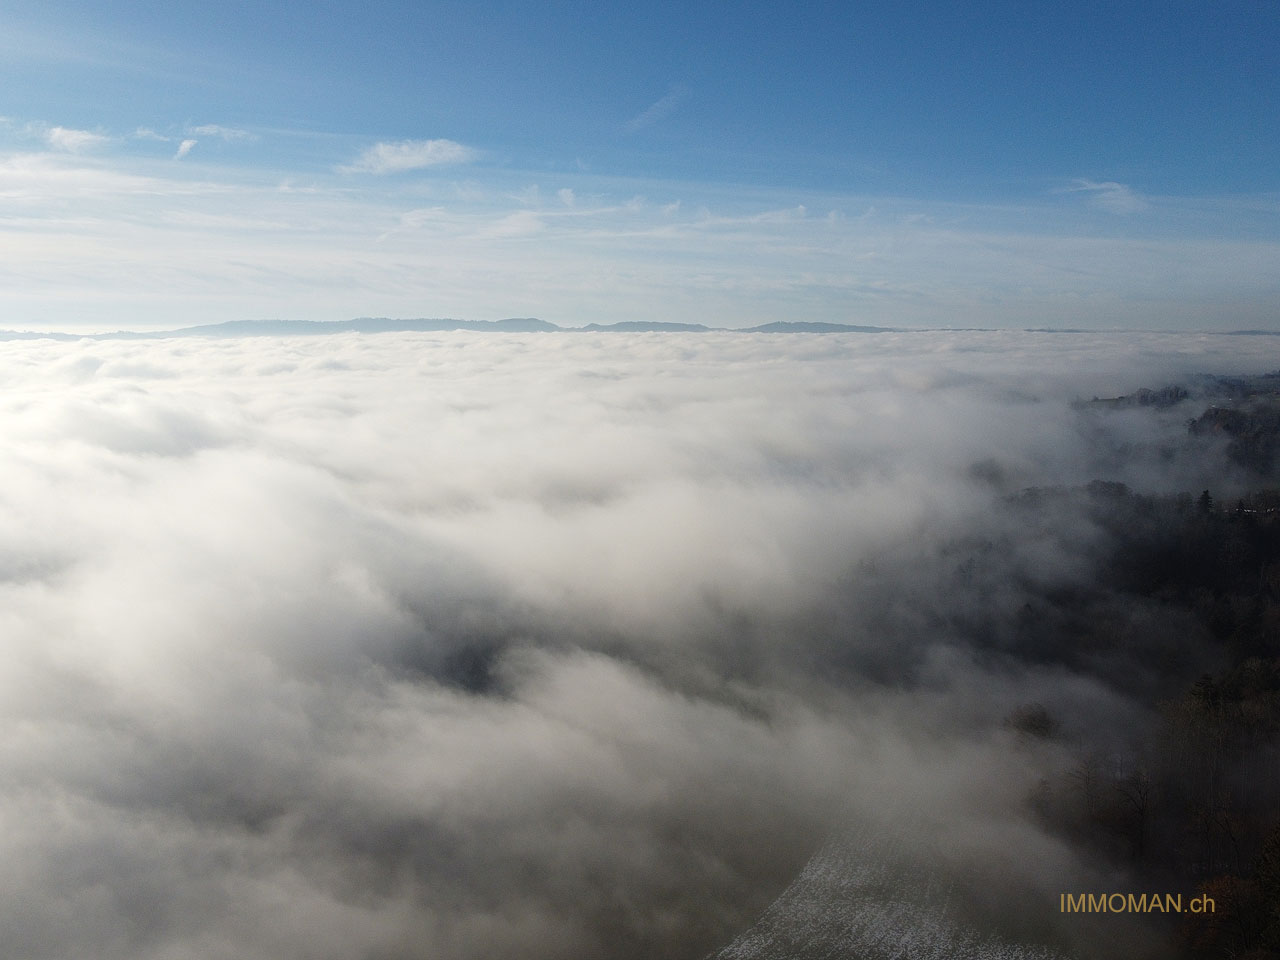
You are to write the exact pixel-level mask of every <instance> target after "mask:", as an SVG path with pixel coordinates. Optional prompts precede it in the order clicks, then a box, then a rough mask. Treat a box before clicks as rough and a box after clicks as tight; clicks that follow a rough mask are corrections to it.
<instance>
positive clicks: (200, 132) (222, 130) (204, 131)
mask: <svg viewBox="0 0 1280 960" xmlns="http://www.w3.org/2000/svg"><path fill="white" fill-rule="evenodd" d="M187 132H188V133H194V134H196V135H197V136H202V137H219V138H220V139H222V140H255V139H257V138H256V137H255V136H254V134H252V133H250V132H249V131H248V130H239V129H237V128H235V127H223V126H219V125H218V124H216V123H204V124H201V125H199V126H196V127H188V128H187Z"/></svg>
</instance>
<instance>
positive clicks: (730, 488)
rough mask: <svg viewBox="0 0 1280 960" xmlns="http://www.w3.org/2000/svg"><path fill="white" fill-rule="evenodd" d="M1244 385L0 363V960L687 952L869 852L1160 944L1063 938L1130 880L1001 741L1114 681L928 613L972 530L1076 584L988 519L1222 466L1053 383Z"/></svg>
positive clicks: (143, 344) (1278, 349)
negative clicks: (1001, 652)
mask: <svg viewBox="0 0 1280 960" xmlns="http://www.w3.org/2000/svg"><path fill="white" fill-rule="evenodd" d="M1276 368H1280V338H1275V337H1262V336H1254V337H1250V336H1213V335H1192V334H1178V335H1172V334H1169V335H1165V334H1066V333H1057V334H1050V333H1026V332H937V333H924V332H917V333H881V334H847V335H846V334H839V335H803V334H787V335H772V336H771V335H764V334H756V335H744V334H734V333H727V332H725V333H708V334H698V335H690V334H621V333H616V334H607V335H606V334H600V335H591V334H582V335H577V336H565V335H558V334H518V335H516V334H513V335H506V334H503V335H499V334H490V335H486V334H477V333H471V332H458V333H441V334H397V333H386V334H377V335H362V334H354V333H349V334H335V335H331V336H313V337H252V338H243V339H208V340H206V339H201V338H194V337H193V338H184V339H169V340H164V339H157V340H136V341H93V340H85V341H77V342H69V343H68V342H54V341H46V340H30V341H21V342H9V343H5V344H3V350H2V352H0V381H2V382H3V384H4V389H3V392H2V393H0V429H2V430H3V444H0V456H2V457H3V464H2V467H0V591H2V592H3V600H2V602H0V622H2V623H3V629H2V631H0V638H2V642H3V644H4V648H3V660H2V661H0V712H2V713H3V727H0V730H2V732H0V931H3V932H2V933H0V940H2V941H3V943H4V947H3V952H4V953H5V955H6V956H8V957H12V958H29V960H45V958H47V960H64V958H71V957H94V958H98V960H221V958H227V960H231V958H237V960H239V958H246V957H248V958H256V957H262V958H266V957H269V958H272V960H304V958H307V960H351V958H370V960H376V958H386V960H391V958H424V960H425V958H431V960H480V958H490V960H492V958H498V960H502V958H523V960H585V958H597V957H598V958H620V960H627V958H651V957H668V958H689V960H699V958H701V957H704V956H706V955H708V954H709V953H713V952H715V951H717V950H720V949H721V948H724V947H725V946H726V944H729V943H730V942H732V941H733V940H734V938H735V937H736V936H738V935H739V934H740V933H741V932H742V931H743V930H745V929H748V928H749V927H750V926H751V924H752V923H753V922H754V921H755V920H756V918H757V917H759V916H760V915H761V914H762V911H765V910H766V908H767V907H768V906H769V904H770V903H771V902H773V901H774V899H775V898H776V897H777V896H778V895H779V893H780V892H782V891H783V890H784V889H786V888H787V887H788V884H790V883H791V882H792V881H793V880H794V879H795V878H796V877H797V876H798V875H800V874H801V871H802V870H803V869H804V868H805V865H806V863H809V862H810V858H811V857H813V856H814V854H815V853H816V852H817V851H819V850H822V849H824V848H825V849H830V848H829V847H824V845H827V844H829V843H830V842H832V838H833V837H836V838H840V837H858V836H866V837H872V838H877V837H879V838H883V837H893V838H896V839H895V840H894V841H893V842H894V843H895V844H896V845H897V847H900V848H901V847H905V848H909V849H908V853H907V854H904V856H909V857H911V858H914V859H913V860H912V862H914V863H917V864H919V863H928V862H929V861H930V858H938V860H939V862H945V864H946V869H947V870H948V871H949V874H948V875H949V876H953V877H959V878H961V880H960V881H958V882H960V883H964V882H966V881H965V880H964V878H970V880H969V881H967V882H970V884H971V890H970V891H969V894H967V896H968V897H969V899H971V900H972V899H974V898H975V896H976V895H975V894H974V893H973V890H981V891H984V892H985V893H984V894H983V896H985V897H986V899H987V900H988V901H989V902H988V903H987V904H986V907H985V908H983V909H982V910H977V912H978V913H982V914H983V916H984V917H986V918H987V919H990V917H991V916H996V917H997V919H998V914H1000V913H1001V912H1002V911H1005V912H1008V913H1010V914H1013V915H1017V916H1020V917H1026V916H1032V917H1039V918H1040V919H1039V920H1038V921H1036V922H1035V923H1032V924H1030V926H1031V927H1035V928H1036V929H1021V928H1020V929H1018V930H1015V931H1014V933H1015V934H1016V935H1018V936H1025V937H1027V938H1029V942H1030V941H1031V940H1035V939H1036V938H1037V937H1039V938H1040V939H1041V940H1042V941H1044V942H1053V943H1055V944H1057V945H1058V947H1059V948H1061V949H1063V950H1065V951H1072V950H1074V951H1075V954H1076V955H1079V956H1091V957H1119V956H1135V957H1136V956H1142V955H1143V953H1142V951H1143V949H1148V955H1150V950H1152V949H1154V948H1144V946H1143V944H1144V942H1145V941H1144V940H1143V938H1144V936H1146V933H1145V932H1144V928H1143V927H1142V925H1141V923H1139V922H1137V921H1136V920H1135V921H1133V922H1132V923H1130V924H1129V925H1128V926H1122V927H1116V928H1114V929H1113V931H1112V932H1111V933H1110V934H1108V935H1107V937H1106V938H1099V939H1098V940H1096V941H1090V940H1089V939H1088V937H1089V936H1094V935H1095V934H1088V933H1082V932H1080V931H1081V929H1082V928H1080V927H1079V926H1077V927H1074V928H1070V929H1068V928H1067V927H1065V926H1064V924H1065V921H1063V920H1060V919H1055V917H1054V916H1053V914H1054V912H1056V910H1057V905H1058V895H1059V892H1060V891H1062V890H1085V889H1090V890H1096V889H1120V888H1122V885H1123V881H1124V877H1123V876H1115V875H1108V874H1102V873H1100V871H1102V870H1103V869H1104V868H1103V867H1101V866H1099V864H1098V863H1097V862H1095V861H1093V860H1090V859H1089V858H1088V857H1086V856H1084V855H1082V854H1081V853H1079V852H1078V851H1075V850H1073V849H1071V847H1070V846H1069V845H1067V844H1065V843H1064V842H1063V841H1062V840H1060V839H1058V838H1056V837H1054V836H1051V835H1049V834H1048V833H1047V832H1046V831H1044V830H1042V829H1040V828H1039V827H1038V826H1037V825H1036V823H1035V822H1034V821H1033V820H1032V819H1031V818H1030V817H1029V816H1028V815H1027V812H1026V804H1025V797H1026V795H1027V792H1028V791H1029V790H1031V789H1033V788H1034V786H1035V784H1036V783H1037V782H1038V781H1039V780H1040V779H1041V778H1042V777H1044V776H1045V775H1046V772H1048V771H1053V770H1057V769H1059V768H1060V767H1061V766H1062V765H1063V764H1064V763H1066V762H1068V759H1067V757H1066V756H1065V754H1066V748H1065V747H1063V746H1061V745H1060V744H1057V743H1055V742H1044V743H1034V744H1026V743H1021V742H1018V741H1017V740H1016V738H1014V737H1013V736H1012V734H1011V733H1010V732H1009V730H1008V729H1007V728H1006V726H1005V725H1002V723H1001V719H1002V718H1003V717H1005V716H1007V715H1008V714H1009V712H1010V711H1011V710H1013V709H1015V708H1016V707H1017V706H1018V705H1019V704H1024V703H1027V702H1028V701H1036V702H1040V703H1044V704H1047V705H1049V707H1050V708H1051V709H1053V710H1054V711H1055V712H1056V714H1057V715H1060V716H1063V717H1066V718H1069V719H1070V718H1074V719H1073V720H1071V722H1072V723H1074V725H1075V729H1074V734H1073V735H1074V736H1076V737H1077V738H1084V739H1085V740H1096V741H1097V742H1099V743H1105V742H1107V740H1108V738H1112V737H1117V736H1122V731H1124V730H1125V729H1128V728H1130V727H1132V726H1134V725H1138V724H1141V722H1142V718H1143V714H1144V709H1145V708H1144V707H1143V706H1141V704H1140V702H1139V700H1138V699H1136V698H1135V697H1134V695H1133V692H1132V691H1133V678H1132V677H1131V676H1126V677H1118V676H1111V675H1109V674H1108V672H1107V669H1106V668H1105V667H1103V668H1099V669H1098V670H1096V671H1092V672H1090V671H1075V670H1070V669H1066V668H1064V667H1063V666H1062V664H1061V662H1058V661H1055V660H1054V659H1053V658H1051V657H1045V658H1043V659H1040V658H1037V657H1035V656H1030V657H1022V658H1021V659H1020V658H1018V657H1009V656H1005V657H1001V658H992V657H989V656H986V655H984V651H983V649H982V648H981V644H977V645H975V643H974V641H973V639H972V637H966V638H963V639H961V638H958V637H956V636H954V635H951V634H949V633H948V632H947V630H945V629H943V628H941V627H940V626H939V625H940V624H945V623H947V622H948V619H947V615H948V612H949V611H952V610H954V609H957V608H960V607H963V606H964V605H966V604H968V603H970V602H971V597H970V595H969V593H968V591H969V589H970V587H971V586H972V585H971V584H966V583H964V582H960V581H958V580H957V579H956V578H955V577H953V576H951V575H950V574H949V573H947V571H948V570H950V567H949V566H948V563H949V560H948V557H949V556H950V554H949V553H948V550H949V549H950V547H951V546H952V545H954V544H957V543H965V542H970V541H972V539H973V538H975V537H986V536H991V531H998V532H999V534H1000V537H1001V538H1002V539H1001V542H1002V543H1003V544H1005V546H1004V547H1002V550H1001V552H1000V556H999V557H997V558H995V560H991V561H988V563H987V567H986V569H987V574H985V575H986V576H987V577H988V582H987V583H986V589H989V590H990V591H993V592H994V593H993V594H992V595H993V596H995V597H996V598H997V601H998V602H999V603H1000V604H1003V605H1006V606H1007V607H1008V608H1009V609H1017V608H1018V607H1019V605H1020V598H1019V596H1018V595H1017V588H1016V587H1015V586H1013V584H1015V583H1026V582H1036V583H1041V584H1045V583H1048V584H1059V583H1060V584H1063V585H1065V586H1070V584H1072V583H1073V582H1074V581H1075V579H1076V578H1079V577H1082V576H1085V575H1086V573H1087V571H1083V570H1082V569H1081V566H1082V563H1083V562H1084V561H1082V559H1081V558H1082V557H1086V556H1087V555H1088V551H1087V550H1085V549H1083V548H1082V549H1080V550H1076V549H1065V548H1064V547H1063V546H1062V544H1063V540H1062V538H1061V537H1058V538H1045V537H1044V536H1041V535H1040V534H1039V533H1037V531H1034V530H1026V531H1023V530H1021V529H1020V528H1019V527H1018V526H1017V524H1016V522H1015V520H1014V519H1011V517H1010V515H1009V513H1008V511H1007V510H1005V509H1004V508H1003V507H1002V504H1003V503H1004V499H1003V498H1005V497H1007V496H1008V495H1010V494H1014V493H1016V492H1017V491H1019V490H1023V489H1025V488H1028V487H1034V486H1041V485H1073V484H1083V483H1087V482H1088V481H1089V480H1092V479H1096V478H1103V479H1108V480H1115V481H1120V482H1123V483H1126V484H1128V485H1129V486H1130V487H1131V488H1132V489H1135V490H1140V491H1146V492H1177V491H1182V490H1193V491H1197V492H1198V491H1199V490H1200V489H1201V488H1202V487H1206V486H1209V485H1210V484H1212V485H1213V486H1214V487H1215V492H1217V491H1223V492H1226V493H1230V491H1231V490H1232V489H1233V485H1235V487H1239V488H1241V489H1243V488H1244V486H1245V484H1246V480H1245V479H1244V478H1242V477H1232V476H1228V475H1223V474H1222V472H1221V469H1220V465H1217V464H1208V463H1206V462H1205V461H1203V460H1202V459H1201V458H1198V457H1196V456H1192V455H1190V454H1188V455H1185V456H1183V455H1170V454H1169V453H1168V452H1167V451H1164V452H1162V451H1161V450H1160V449H1159V442H1158V441H1159V440H1161V439H1162V438H1165V439H1171V440H1172V439H1176V438H1178V437H1181V436H1183V435H1185V432H1186V427H1185V417H1186V414H1185V413H1182V412H1175V413H1171V412H1169V411H1167V410H1162V409H1158V408H1154V407H1151V408H1145V407H1144V408H1134V409H1131V410H1123V411H1117V412H1116V413H1115V414H1114V415H1112V416H1109V417H1105V418H1098V417H1089V416H1084V415H1082V413H1081V411H1080V409H1078V408H1077V407H1075V406H1073V404H1072V401H1074V400H1078V399H1084V400H1088V399H1089V398H1091V397H1094V396H1101V397H1110V396H1117V395H1120V394H1127V393H1131V392H1133V391H1134V390H1136V389H1137V388H1139V387H1143V386H1147V387H1153V388H1154V387H1160V386H1162V385H1164V384H1166V383H1170V382H1174V381H1177V380H1179V379H1180V378H1185V377H1187V376H1189V375H1192V374H1196V373H1218V374H1221V373H1263V372H1267V371H1270V370H1274V369H1276ZM1072 529H1075V528H1072ZM1098 535H1099V534H1098V533H1097V531H1095V530H1092V529H1090V528H1089V527H1088V526H1087V525H1085V524H1081V525H1080V526H1079V527H1078V541H1079V543H1080V544H1084V545H1086V546H1087V545H1088V543H1089V541H1090V538H1093V537H1096V536H1098ZM992 563H995V564H997V566H996V575H994V576H993V575H992V574H991V572H990V571H991V564H992ZM1002 569H1007V571H1008V573H1009V576H1008V577H1007V578H1003V577H1001V576H1000V575H999V572H1000V570H1002ZM1002 590H1003V591H1005V592H1007V593H1008V594H1009V595H1008V596H1002V595H1001V591H1002ZM842 842H843V841H842ZM869 842H870V843H872V845H873V846H874V845H875V844H876V843H880V842H881V841H879V840H875V841H869ZM842 857H844V860H842V861H841V862H845V861H846V860H848V861H850V862H854V861H856V860H857V855H856V852H855V853H854V854H849V853H848V852H847V851H846V852H845V853H844V854H842ZM823 862H825V861H823ZM926 872H927V870H926ZM908 875H917V876H918V875H919V872H918V871H917V872H916V873H915V874H910V873H909V874H908ZM983 896H977V899H983ZM992 904H994V906H992ZM988 908H989V909H988ZM984 911H985V912H984ZM976 922H977V921H975V923H976ZM1015 926H1016V924H1015ZM1025 926H1026V924H1024V927H1025ZM1039 927H1043V929H1039ZM1082 938H1083V939H1082ZM1126 938H1128V939H1126ZM744 955H745V954H744ZM984 956H985V955H984ZM1010 956H1012V954H1010ZM1019 956H1021V954H1019ZM778 960H781V958H778ZM852 960H858V958H852Z"/></svg>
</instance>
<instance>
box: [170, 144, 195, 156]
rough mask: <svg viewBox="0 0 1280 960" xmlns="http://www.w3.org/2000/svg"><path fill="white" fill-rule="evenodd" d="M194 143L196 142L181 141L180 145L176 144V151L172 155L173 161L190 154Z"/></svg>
mask: <svg viewBox="0 0 1280 960" xmlns="http://www.w3.org/2000/svg"><path fill="white" fill-rule="evenodd" d="M196 143H197V141H195V140H183V141H182V143H180V144H178V150H177V152H176V153H175V154H174V155H173V159H175V160H181V159H182V158H183V157H185V156H186V155H187V154H189V153H190V152H191V148H192V147H194V146H195V145H196Z"/></svg>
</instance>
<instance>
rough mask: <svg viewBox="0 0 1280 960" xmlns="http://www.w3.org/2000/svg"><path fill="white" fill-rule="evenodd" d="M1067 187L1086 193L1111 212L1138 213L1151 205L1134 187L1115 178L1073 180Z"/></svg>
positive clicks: (1072, 190) (1092, 200) (1073, 190)
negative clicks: (1114, 179) (1117, 181)
mask: <svg viewBox="0 0 1280 960" xmlns="http://www.w3.org/2000/svg"><path fill="white" fill-rule="evenodd" d="M1066 189H1067V191H1068V192H1072V193H1081V192H1083V193H1085V194H1086V195H1088V197H1089V202H1090V203H1092V204H1093V205H1094V206H1095V207H1097V208H1098V209H1100V210H1106V211H1107V212H1109V213H1118V214H1131V213H1138V212H1140V211H1142V210H1146V209H1147V207H1148V206H1150V204H1149V203H1148V202H1147V200H1146V199H1145V198H1143V197H1142V196H1140V195H1139V194H1138V193H1136V192H1135V191H1134V190H1133V188H1132V187H1129V186H1128V185H1126V184H1123V183H1116V182H1115V181H1113V180H1108V181H1105V182H1102V183H1099V182H1097V181H1094V180H1073V181H1072V182H1071V186H1069V187H1067V188H1066Z"/></svg>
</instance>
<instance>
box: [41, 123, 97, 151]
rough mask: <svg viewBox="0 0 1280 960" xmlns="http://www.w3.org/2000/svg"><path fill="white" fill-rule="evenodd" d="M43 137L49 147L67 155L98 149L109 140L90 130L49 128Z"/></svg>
mask: <svg viewBox="0 0 1280 960" xmlns="http://www.w3.org/2000/svg"><path fill="white" fill-rule="evenodd" d="M44 137H45V140H46V141H47V142H48V144H49V146H51V147H53V148H54V149H55V150H65V151H66V152H68V153H80V152H81V151H83V150H91V149H93V148H95V147H100V146H102V145H103V144H104V143H106V142H107V141H108V139H109V138H107V137H105V136H103V135H102V134H100V133H93V132H92V131H90V130H72V129H70V128H68V127H51V128H49V130H47V131H46V132H45V135H44Z"/></svg>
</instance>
